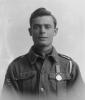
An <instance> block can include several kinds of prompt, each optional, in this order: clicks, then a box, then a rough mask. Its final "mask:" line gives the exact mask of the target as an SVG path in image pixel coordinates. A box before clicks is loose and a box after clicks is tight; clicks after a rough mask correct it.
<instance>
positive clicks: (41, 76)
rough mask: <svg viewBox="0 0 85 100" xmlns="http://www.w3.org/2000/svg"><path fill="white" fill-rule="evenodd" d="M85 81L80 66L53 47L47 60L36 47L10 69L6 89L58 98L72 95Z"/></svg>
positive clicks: (17, 60) (13, 63) (16, 60)
mask: <svg viewBox="0 0 85 100" xmlns="http://www.w3.org/2000/svg"><path fill="white" fill-rule="evenodd" d="M78 80H80V81H82V78H81V75H80V71H79V67H78V65H77V64H76V63H75V62H74V61H73V60H72V59H71V58H70V57H67V56H65V55H62V54H59V53H57V52H56V50H55V48H54V47H53V48H52V50H51V52H50V53H49V54H47V55H46V56H45V57H42V56H40V55H39V54H37V53H36V52H35V51H34V50H33V47H32V48H31V49H30V51H29V52H28V53H27V54H26V55H23V56H20V57H18V58H16V59H15V60H14V61H13V62H12V63H11V64H10V65H9V67H8V70H7V73H6V76H5V82H4V87H5V89H7V90H9V91H16V92H17V93H20V94H31V95H48V94H50V93H53V94H55V95H57V94H58V93H59V91H64V90H65V91H68V90H69V89H71V88H72V87H74V85H75V84H76V83H77V82H78Z"/></svg>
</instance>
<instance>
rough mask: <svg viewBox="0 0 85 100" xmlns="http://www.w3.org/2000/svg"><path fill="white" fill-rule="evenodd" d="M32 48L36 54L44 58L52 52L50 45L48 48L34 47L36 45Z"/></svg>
mask: <svg viewBox="0 0 85 100" xmlns="http://www.w3.org/2000/svg"><path fill="white" fill-rule="evenodd" d="M34 48H35V50H36V52H37V53H39V54H41V55H43V56H44V55H46V54H48V53H49V52H50V51H51V50H52V45H50V46H36V45H34Z"/></svg>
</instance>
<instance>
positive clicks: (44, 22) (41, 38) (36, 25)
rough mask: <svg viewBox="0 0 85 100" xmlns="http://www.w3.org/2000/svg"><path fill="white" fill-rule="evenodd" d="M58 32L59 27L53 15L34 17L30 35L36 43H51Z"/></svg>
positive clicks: (43, 44)
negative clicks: (56, 26)
mask: <svg viewBox="0 0 85 100" xmlns="http://www.w3.org/2000/svg"><path fill="white" fill-rule="evenodd" d="M56 33H57V28H55V27H54V22H53V18H52V17H51V16H40V17H37V18H34V19H33V21H32V25H31V28H30V35H31V36H32V38H33V41H34V45H37V46H49V45H51V44H52V41H53V37H54V36H55V34H56Z"/></svg>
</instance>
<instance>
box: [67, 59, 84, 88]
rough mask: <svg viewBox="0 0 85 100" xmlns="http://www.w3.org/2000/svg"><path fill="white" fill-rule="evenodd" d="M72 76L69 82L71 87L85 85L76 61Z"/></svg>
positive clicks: (73, 63) (73, 65) (73, 64)
mask: <svg viewBox="0 0 85 100" xmlns="http://www.w3.org/2000/svg"><path fill="white" fill-rule="evenodd" d="M70 76H71V79H70V80H69V82H68V85H69V87H73V88H75V89H82V88H83V87H84V82H83V79H82V76H81V72H80V69H79V66H78V65H77V63H76V62H74V61H72V68H71V73H70Z"/></svg>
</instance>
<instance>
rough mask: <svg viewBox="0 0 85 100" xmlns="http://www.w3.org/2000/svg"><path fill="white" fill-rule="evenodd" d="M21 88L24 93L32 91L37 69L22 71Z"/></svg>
mask: <svg viewBox="0 0 85 100" xmlns="http://www.w3.org/2000/svg"><path fill="white" fill-rule="evenodd" d="M19 80H20V81H21V83H22V84H21V89H22V91H23V93H31V92H32V91H33V90H34V88H35V84H36V71H30V72H23V73H20V79H19Z"/></svg>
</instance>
